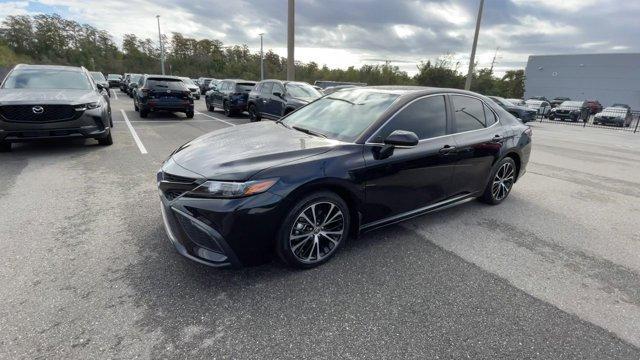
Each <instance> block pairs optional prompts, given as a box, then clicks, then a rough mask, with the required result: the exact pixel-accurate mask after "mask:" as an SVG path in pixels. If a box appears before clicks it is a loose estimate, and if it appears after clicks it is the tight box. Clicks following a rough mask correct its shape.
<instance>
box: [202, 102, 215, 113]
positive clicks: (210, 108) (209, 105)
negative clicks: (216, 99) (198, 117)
mask: <svg viewBox="0 0 640 360" xmlns="http://www.w3.org/2000/svg"><path fill="white" fill-rule="evenodd" d="M206 101H207V100H205V102H206ZM215 109H216V108H215V107H214V106H213V105H211V104H209V103H207V110H209V111H212V112H213V111H214V110H215Z"/></svg>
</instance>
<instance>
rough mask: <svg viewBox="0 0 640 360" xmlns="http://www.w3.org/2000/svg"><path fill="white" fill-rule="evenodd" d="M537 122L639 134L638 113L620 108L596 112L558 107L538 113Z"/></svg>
mask: <svg viewBox="0 0 640 360" xmlns="http://www.w3.org/2000/svg"><path fill="white" fill-rule="evenodd" d="M537 121H539V122H544V123H554V124H562V125H567V126H581V127H594V128H601V129H609V130H617V131H625V132H632V133H638V132H640V128H639V125H640V111H639V110H631V109H626V108H622V107H620V108H618V107H616V108H605V109H603V110H601V111H598V112H596V111H593V110H592V109H590V108H585V107H577V106H558V107H556V108H554V109H551V110H550V111H548V110H546V111H539V112H538V117H537Z"/></svg>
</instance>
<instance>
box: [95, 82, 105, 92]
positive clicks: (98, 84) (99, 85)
mask: <svg viewBox="0 0 640 360" xmlns="http://www.w3.org/2000/svg"><path fill="white" fill-rule="evenodd" d="M96 87H97V88H98V90H100V91H102V90H104V85H102V84H100V83H97V84H96Z"/></svg>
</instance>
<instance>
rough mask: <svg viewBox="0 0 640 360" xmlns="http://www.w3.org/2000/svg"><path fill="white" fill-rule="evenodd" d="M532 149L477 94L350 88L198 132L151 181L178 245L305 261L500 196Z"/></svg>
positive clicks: (222, 257) (206, 260)
mask: <svg viewBox="0 0 640 360" xmlns="http://www.w3.org/2000/svg"><path fill="white" fill-rule="evenodd" d="M530 151H531V130H530V128H529V127H528V126H526V125H523V124H522V123H521V122H519V121H518V120H517V119H516V118H514V117H513V116H512V115H511V114H509V113H508V112H506V111H505V110H504V109H502V108H501V107H499V106H497V105H496V104H495V103H494V102H493V101H491V100H489V99H488V98H486V97H484V96H482V95H478V94H475V93H472V92H466V91H462V90H449V89H438V88H420V87H409V88H405V87H369V88H355V89H347V90H342V91H340V92H337V93H334V94H332V95H329V96H325V97H323V98H320V99H319V100H316V101H314V102H312V103H310V104H309V105H307V106H305V107H302V108H300V109H298V110H297V111H295V112H293V113H290V114H289V115H288V116H286V117H284V118H283V119H282V120H280V121H277V122H271V121H268V122H258V123H250V124H245V125H240V126H235V127H228V128H225V129H222V130H218V131H214V132H212V133H209V134H206V135H204V136H201V137H199V138H197V139H195V140H193V141H191V142H189V143H187V144H185V145H183V146H181V147H179V148H178V149H177V150H176V151H175V152H173V154H172V155H171V156H170V157H169V158H168V159H167V160H166V161H165V163H164V164H163V166H162V168H161V170H160V171H159V172H158V174H157V183H158V187H159V189H160V198H161V203H162V206H161V208H162V214H163V220H164V224H165V227H166V230H167V233H168V235H169V238H170V239H171V241H172V242H173V244H174V245H175V247H176V248H177V250H178V252H180V253H181V254H182V255H184V256H186V257H188V258H190V259H192V260H195V261H198V262H200V263H203V264H207V265H211V266H241V265H249V264H255V263H259V262H263V261H265V260H267V259H269V258H270V257H271V255H272V254H277V255H278V256H279V257H280V258H281V259H282V260H284V261H285V262H286V263H287V264H289V265H291V266H294V267H299V268H309V267H314V266H317V265H320V264H322V263H324V262H326V261H327V260H328V259H329V258H331V257H332V256H333V255H334V254H335V253H336V251H337V250H338V249H339V248H340V246H342V244H344V242H345V241H346V240H347V238H348V237H353V236H357V235H358V234H359V233H361V232H364V231H368V230H372V229H376V228H379V227H382V226H385V225H389V224H393V223H397V222H399V221H402V220H405V219H409V218H412V217H415V216H418V215H422V214H426V213H429V212H432V211H435V210H439V209H443V208H447V207H450V206H453V205H456V204H460V203H463V202H466V201H469V200H471V199H473V198H480V199H481V200H482V201H484V202H486V203H488V204H499V203H501V202H502V201H504V200H505V199H506V198H507V196H508V195H509V193H510V191H511V190H512V187H513V185H514V183H515V182H516V181H517V180H518V179H519V178H520V177H521V176H522V175H523V174H524V172H525V168H526V166H527V162H528V160H529V153H530Z"/></svg>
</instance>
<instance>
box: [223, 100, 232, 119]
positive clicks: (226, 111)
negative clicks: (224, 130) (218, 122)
mask: <svg viewBox="0 0 640 360" xmlns="http://www.w3.org/2000/svg"><path fill="white" fill-rule="evenodd" d="M222 109H223V110H224V115H225V116H226V117H231V115H233V114H232V113H231V108H230V107H229V103H228V102H226V101H225V102H224V103H223V104H222Z"/></svg>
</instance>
